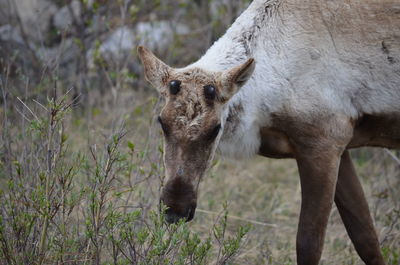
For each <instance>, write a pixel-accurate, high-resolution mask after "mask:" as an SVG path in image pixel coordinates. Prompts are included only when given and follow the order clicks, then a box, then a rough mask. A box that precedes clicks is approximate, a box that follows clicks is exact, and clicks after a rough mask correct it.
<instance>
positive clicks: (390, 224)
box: [0, 90, 400, 264]
mask: <svg viewBox="0 0 400 265" xmlns="http://www.w3.org/2000/svg"><path fill="white" fill-rule="evenodd" d="M152 95H153V94H152V93H151V92H149V93H148V92H134V91H130V90H123V92H120V93H119V94H118V96H117V97H111V96H109V95H103V96H102V97H98V98H100V99H101V100H99V101H97V102H96V104H94V107H92V108H91V109H90V110H89V111H86V112H83V111H82V110H81V109H79V108H78V107H75V109H74V107H73V106H71V107H72V109H71V110H65V111H64V110H63V107H62V106H64V107H65V106H68V105H69V103H68V102H69V99H68V97H66V99H65V102H64V103H60V104H59V105H60V106H61V107H60V106H59V107H57V106H55V105H57V104H53V106H52V103H51V101H50V103H49V104H47V103H46V102H42V103H41V104H43V105H46V106H45V107H46V108H47V110H44V106H40V104H38V103H36V102H35V101H33V100H29V99H27V100H23V99H21V102H17V101H16V102H14V103H15V105H13V106H12V107H11V106H10V105H7V102H6V104H4V105H3V106H4V107H3V108H2V115H1V116H2V117H3V118H2V119H3V120H2V124H3V125H4V126H3V127H2V136H3V138H2V144H3V149H2V164H1V166H2V167H1V178H0V180H1V182H0V183H1V197H2V198H1V199H2V201H3V205H2V206H1V211H2V218H1V226H0V228H1V229H0V246H1V249H2V253H1V254H0V257H1V258H0V260H2V261H1V262H0V263H2V264H8V263H10V262H11V263H14V264H129V263H130V262H132V260H130V259H128V258H126V257H125V255H126V253H131V252H130V251H132V247H130V244H133V246H136V247H137V248H138V249H142V250H141V251H142V252H140V251H138V253H141V254H140V255H142V256H140V255H139V254H138V255H139V256H138V257H139V258H138V262H137V263H138V264H168V263H173V264H200V263H201V262H203V264H295V262H296V259H295V235H296V230H297V221H298V212H299V209H300V185H299V178H298V173H297V168H296V164H295V161H293V160H274V159H265V158H262V157H255V158H254V159H251V160H247V161H232V160H225V159H222V158H219V157H218V156H217V158H216V159H215V163H214V166H213V167H212V169H211V170H210V171H209V172H208V174H207V176H206V177H205V178H204V180H203V182H202V184H201V187H200V195H199V199H198V210H197V212H196V216H195V219H194V220H193V221H192V222H191V223H189V224H187V225H182V226H179V227H178V228H179V229H181V230H179V229H178V230H179V231H181V232H179V233H177V234H176V233H175V235H176V237H177V239H176V240H177V241H176V242H175V241H172V242H175V243H174V244H172V243H171V242H169V243H168V240H167V241H165V240H166V238H168V236H170V235H171V234H169V233H172V234H173V232H171V231H172V230H173V229H172V230H171V228H168V227H166V226H163V225H161V224H159V223H157V222H158V221H157V220H159V219H157V218H160V217H156V218H155V217H151V216H156V215H154V214H152V213H151V212H152V211H156V212H157V210H158V199H159V192H160V186H161V183H162V182H163V166H162V161H161V152H162V148H161V146H162V141H161V139H162V138H161V132H160V129H159V128H158V126H157V124H155V123H154V116H155V112H156V110H154V109H158V108H159V107H160V106H159V104H157V103H156V102H157V99H156V98H155V97H154V96H152ZM18 101H19V100H18ZM61 101H62V100H61V97H60V98H59V100H58V102H61ZM22 102H24V103H22ZM24 104H26V106H24ZM13 108H18V109H19V110H20V113H18V112H17V113H14V112H13V111H12V109H13ZM51 108H53V110H55V109H59V110H60V113H62V115H61V114H60V115H59V116H57V115H56V116H54V117H53V116H52V114H51ZM49 112H50V114H49ZM24 116H25V118H24ZM35 116H36V117H35ZM52 120H53V123H54V124H53V125H52V122H51V121H52ZM52 126H53V127H52ZM119 136H122V138H121V139H120V137H119ZM48 150H53V156H51V157H50V158H49V157H48ZM57 150H59V151H57ZM352 154H353V157H354V158H355V163H356V166H357V169H358V172H359V176H360V178H361V180H362V183H363V187H364V189H365V192H366V196H367V198H368V202H369V205H370V209H371V211H372V214H373V217H374V220H375V224H376V229H377V232H378V235H379V238H380V241H381V247H382V251H383V253H384V255H385V258H386V260H387V262H388V264H399V255H400V251H399V249H400V221H399V219H400V213H399V203H400V197H399V190H400V178H399V175H400V170H399V168H400V165H399V163H398V162H396V160H395V157H392V156H391V154H392V155H396V153H395V152H393V153H391V154H390V153H389V152H388V151H385V150H383V149H362V150H357V151H354V152H353V153H352ZM397 156H398V153H397ZM225 204H227V206H226V211H224V207H223V205H225ZM137 210H140V212H137ZM132 214H133V215H137V216H136V217H132V216H130V215H132ZM129 216H130V217H129ZM224 216H226V222H225V221H224ZM135 218H136V219H135ZM154 218H155V219H154ZM249 225H250V230H249V231H248V232H247V233H245V232H246V231H247V230H246V228H247V227H249ZM44 227H47V228H46V230H44ZM131 228H132V229H131ZM146 229H147V230H146ZM241 229H242V230H241ZM243 229H244V231H243ZM178 230H177V231H178ZM127 231H130V233H128V232H127ZM182 231H183V232H182ZM189 231H190V233H191V234H190V235H191V236H192V237H190V236H188V234H187V233H189ZM146 233H148V234H150V235H151V236H148V237H147V238H145V239H144V240H143V243H140V238H142V237H143V234H146ZM185 233H186V234H185ZM127 235H128V236H127ZM152 236H153V237H152ZM193 237H198V238H199V239H196V238H195V239H193ZM157 238H158V239H157ZM160 238H161V239H160ZM135 240H136V241H135ZM157 240H159V241H157ZM160 240H161V241H160ZM163 240H164V241H163ZM179 240H180V241H179ZM191 240H192V241H191ZM200 240H201V241H200ZM208 240H210V241H208ZM157 242H158V243H157ZM160 242H163V243H160ZM166 242H167V243H168V244H169V245H168V244H167V243H166ZM177 242H178V243H177ZM193 242H197V243H193ZM200 242H201V243H200ZM207 242H209V245H208V247H207V244H208V243H207ZM135 244H136V245H135ZM157 244H161V247H160V248H161V250H160V249H157V247H158V245H157ZM171 244H172V245H171ZM190 244H192V245H195V247H194V248H193V249H196V251H197V252H195V253H194V252H193V253H194V254H193V253H192V254H190V255H191V256H190V255H189V254H187V253H186V254H185V251H188V250H187V249H189V247H188V246H189V245H190ZM201 244H203V245H201ZM185 246H186V248H185ZM202 247H203V250H204V249H206V250H204V252H207V253H206V254H204V256H205V257H206V258H204V260H203V261H199V260H200V258H199V257H202V255H203V254H201V251H202ZM163 248H165V249H163ZM146 249H147V250H146ZM189 252H190V251H189ZM124 253H125V254H124ZM128 256H129V255H128ZM146 257H147V258H148V260H146ZM160 257H162V258H160ZM176 257H182V260H183V261H182V262H181V261H179V259H177V258H176ZM196 257H197V258H198V259H196ZM174 258H175V259H174ZM139 260H140V262H142V263H140V262H139ZM180 262H181V263H180ZM321 264H362V262H361V261H360V259H359V258H358V256H357V254H356V252H355V250H354V248H353V246H352V244H351V242H350V240H349V238H348V236H347V234H346V232H345V229H344V226H343V224H342V222H341V220H340V217H339V214H338V212H337V210H336V208H334V209H333V210H332V215H331V218H330V222H329V227H328V232H327V236H326V240H325V248H324V252H323V257H322V261H321Z"/></svg>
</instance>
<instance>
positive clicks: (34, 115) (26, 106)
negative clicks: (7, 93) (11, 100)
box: [17, 97, 39, 121]
mask: <svg viewBox="0 0 400 265" xmlns="http://www.w3.org/2000/svg"><path fill="white" fill-rule="evenodd" d="M17 99H18V100H19V102H21V103H22V105H24V107H25V108H26V109H27V110H29V112H30V113H31V114H32V115H33V117H34V118H35V119H36V120H37V121H39V118H38V117H37V116H36V114H35V113H33V111H32V110H31V109H30V108H29V107H28V105H26V104H25V102H23V101H22V100H21V99H20V98H19V97H17Z"/></svg>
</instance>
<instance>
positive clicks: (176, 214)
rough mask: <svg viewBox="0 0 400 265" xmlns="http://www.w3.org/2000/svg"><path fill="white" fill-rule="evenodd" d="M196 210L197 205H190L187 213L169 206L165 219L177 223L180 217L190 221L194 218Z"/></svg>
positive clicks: (170, 222)
mask: <svg viewBox="0 0 400 265" xmlns="http://www.w3.org/2000/svg"><path fill="white" fill-rule="evenodd" d="M195 211H196V206H195V205H194V206H189V207H188V208H187V210H186V212H185V214H182V212H181V211H175V210H174V209H172V208H168V209H167V210H166V211H165V220H166V221H167V222H168V223H169V224H175V223H177V222H178V221H179V220H180V219H184V220H185V222H189V221H191V220H192V219H193V217H194V213H195Z"/></svg>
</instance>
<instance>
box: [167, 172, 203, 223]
mask: <svg viewBox="0 0 400 265" xmlns="http://www.w3.org/2000/svg"><path fill="white" fill-rule="evenodd" d="M196 197H197V196H196V193H195V191H194V189H193V186H192V185H191V184H188V183H186V182H185V181H183V180H182V179H180V178H175V179H173V180H171V181H168V182H167V184H166V185H165V187H164V188H163V191H162V193H161V198H160V199H161V202H162V203H163V204H164V205H165V206H166V207H167V209H166V211H165V215H166V221H167V222H168V223H170V224H171V223H177V222H178V221H179V220H180V219H182V218H183V219H185V221H186V222H189V221H190V220H192V219H193V217H194V213H195V211H196V199H197V198H196Z"/></svg>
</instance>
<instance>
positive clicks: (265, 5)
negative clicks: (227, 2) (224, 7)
mask: <svg viewBox="0 0 400 265" xmlns="http://www.w3.org/2000/svg"><path fill="white" fill-rule="evenodd" d="M279 3H280V0H268V1H267V0H254V1H253V2H252V3H251V5H250V6H249V7H248V8H247V9H246V10H245V11H244V12H243V13H242V15H241V16H240V17H238V18H237V19H236V21H235V22H234V24H233V25H232V26H231V27H230V28H229V29H228V31H227V32H226V33H225V35H223V36H222V37H221V38H220V39H219V40H218V41H216V42H215V43H214V44H213V45H212V46H211V48H209V49H208V51H207V52H206V53H205V55H204V56H203V57H201V58H200V60H198V61H197V62H195V63H194V64H192V65H190V66H189V67H200V68H202V69H206V70H209V71H224V70H227V69H229V68H231V67H234V66H237V65H240V64H242V63H244V62H245V61H246V60H247V59H248V58H250V57H259V58H260V57H265V56H260V51H259V50H257V47H258V49H259V47H260V46H262V45H263V44H262V43H261V42H262V41H264V39H265V37H262V35H263V34H265V32H262V30H263V29H264V30H265V28H266V27H265V26H264V24H265V23H270V22H271V20H270V18H272V17H273V15H274V14H275V13H276V12H275V11H276V9H277V8H278V7H279ZM263 64H265V62H260V61H257V58H256V70H255V73H254V74H253V76H252V78H251V79H250V80H249V81H248V82H247V83H246V84H245V86H244V87H242V88H241V90H240V91H239V92H238V93H237V94H236V95H235V96H234V97H233V98H232V99H231V100H230V101H229V102H228V103H227V105H226V106H225V111H224V113H223V116H222V124H223V128H224V132H223V134H222V136H221V138H220V142H219V148H218V150H219V151H220V152H221V153H222V154H223V155H225V156H229V157H251V156H253V155H254V154H256V153H257V152H258V150H259V147H260V136H259V131H260V127H261V126H262V124H265V123H266V121H265V119H264V117H260V115H259V113H260V112H265V111H263V110H262V104H263V103H262V101H261V100H260V96H259V95H257V91H260V90H259V89H258V88H259V86H260V84H261V82H260V78H259V77H257V76H258V75H259V74H258V73H260V72H261V71H260V68H262V67H264V66H262V65H263Z"/></svg>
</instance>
